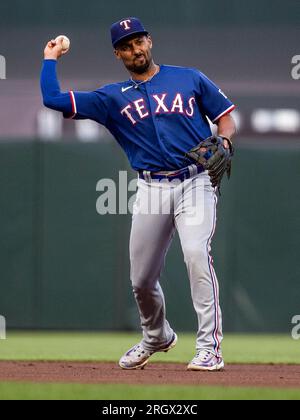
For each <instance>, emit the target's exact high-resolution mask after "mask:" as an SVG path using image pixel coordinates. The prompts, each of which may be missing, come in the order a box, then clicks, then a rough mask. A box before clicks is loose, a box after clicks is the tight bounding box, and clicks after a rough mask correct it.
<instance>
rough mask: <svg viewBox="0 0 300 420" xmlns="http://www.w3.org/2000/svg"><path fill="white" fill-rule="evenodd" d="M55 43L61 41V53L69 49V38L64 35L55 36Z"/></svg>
mask: <svg viewBox="0 0 300 420" xmlns="http://www.w3.org/2000/svg"><path fill="white" fill-rule="evenodd" d="M55 42H56V44H58V45H59V44H60V43H61V47H62V53H63V54H65V53H66V52H67V51H68V50H69V49H70V40H69V38H68V37H67V36H66V35H58V36H57V37H56V38H55Z"/></svg>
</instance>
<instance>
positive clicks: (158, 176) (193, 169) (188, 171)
mask: <svg viewBox="0 0 300 420" xmlns="http://www.w3.org/2000/svg"><path fill="white" fill-rule="evenodd" d="M204 171H205V169H204V168H203V166H202V165H190V166H187V167H185V168H182V169H179V170H178V171H170V172H165V171H161V172H151V171H139V178H141V179H144V180H145V181H147V182H151V181H152V180H158V181H161V180H163V179H165V180H168V181H173V180H174V179H179V180H180V181H181V182H182V181H184V180H185V179H188V178H191V177H193V176H195V175H198V174H200V173H201V172H204Z"/></svg>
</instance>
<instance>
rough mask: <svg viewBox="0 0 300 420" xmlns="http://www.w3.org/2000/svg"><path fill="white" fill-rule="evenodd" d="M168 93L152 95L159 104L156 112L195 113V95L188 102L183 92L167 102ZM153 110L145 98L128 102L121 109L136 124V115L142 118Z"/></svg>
mask: <svg viewBox="0 0 300 420" xmlns="http://www.w3.org/2000/svg"><path fill="white" fill-rule="evenodd" d="M167 96H168V94H167V93H163V94H161V95H152V98H153V99H154V101H155V102H156V104H157V107H156V109H155V114H156V115H157V114H169V113H171V114H174V113H177V114H185V115H186V116H188V117H192V116H193V115H194V105H195V102H196V98H195V97H194V96H192V97H190V98H188V99H187V101H186V103H185V101H184V99H183V94H181V93H177V94H176V96H175V98H174V99H173V101H171V104H170V105H169V104H168V103H167ZM150 113H151V111H150V110H149V109H148V108H147V105H146V103H145V100H144V98H140V99H137V100H136V101H133V102H132V103H130V104H128V105H127V106H126V107H125V108H123V109H122V110H121V115H123V116H125V117H126V118H128V119H129V120H130V122H131V123H132V124H133V125H135V124H136V123H137V120H136V115H137V116H138V117H139V118H140V119H144V118H147V117H149V116H150Z"/></svg>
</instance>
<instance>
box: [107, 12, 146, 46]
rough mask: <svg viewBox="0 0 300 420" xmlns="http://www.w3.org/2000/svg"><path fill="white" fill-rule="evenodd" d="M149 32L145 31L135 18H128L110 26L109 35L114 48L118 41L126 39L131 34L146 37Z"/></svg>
mask: <svg viewBox="0 0 300 420" xmlns="http://www.w3.org/2000/svg"><path fill="white" fill-rule="evenodd" d="M148 33H149V32H148V31H146V29H145V28H144V26H143V24H142V22H141V21H140V20H139V19H138V18H135V17H128V18H125V19H122V20H119V21H118V22H115V23H113V24H112V25H111V28H110V34H111V42H112V44H113V46H114V47H115V46H116V45H117V43H118V42H119V41H121V40H122V39H125V38H127V37H128V36H130V35H133V34H145V35H147V34H148Z"/></svg>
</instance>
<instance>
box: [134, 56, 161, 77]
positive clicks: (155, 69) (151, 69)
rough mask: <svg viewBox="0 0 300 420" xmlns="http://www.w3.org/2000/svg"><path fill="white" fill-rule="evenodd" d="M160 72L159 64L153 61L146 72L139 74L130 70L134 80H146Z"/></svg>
mask: <svg viewBox="0 0 300 420" xmlns="http://www.w3.org/2000/svg"><path fill="white" fill-rule="evenodd" d="M158 72H159V66H158V65H157V64H155V63H154V62H153V61H152V63H151V65H150V66H149V68H148V70H147V71H145V73H142V74H138V73H133V72H130V75H131V78H132V79H133V80H140V81H145V80H147V79H150V77H153V76H154V75H155V74H156V73H158Z"/></svg>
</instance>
